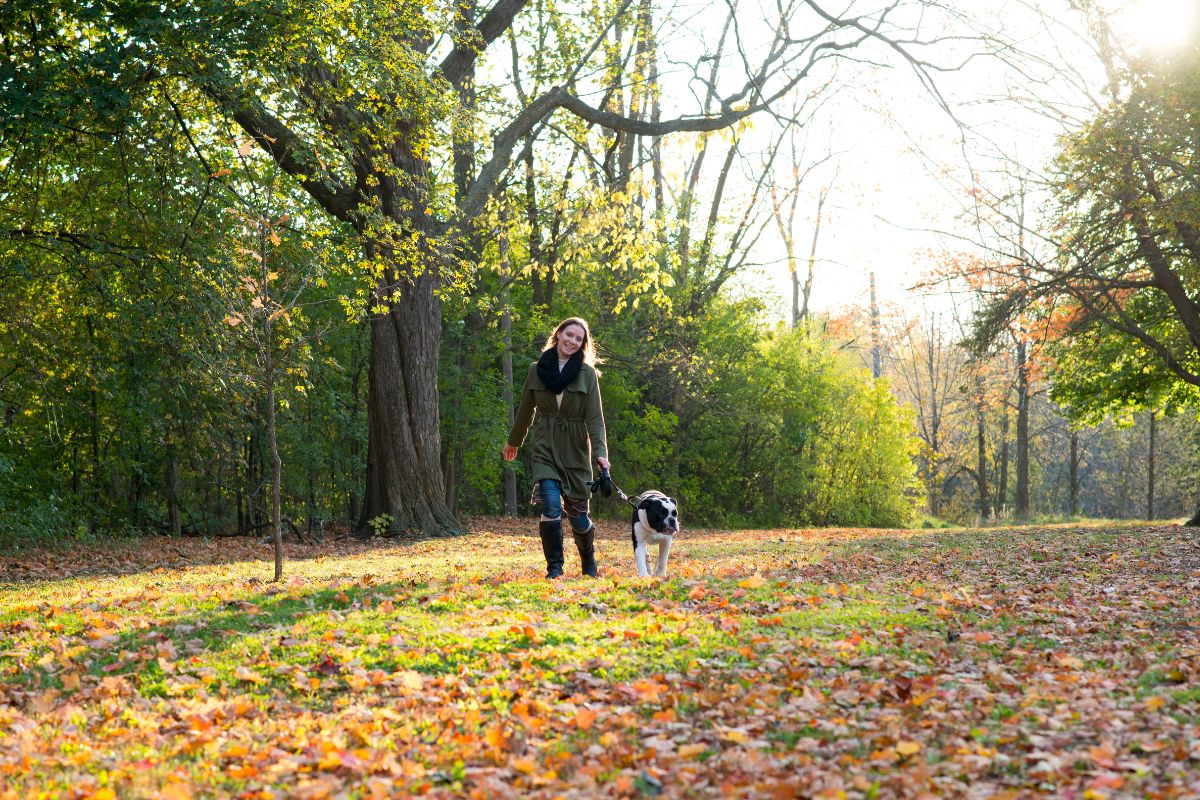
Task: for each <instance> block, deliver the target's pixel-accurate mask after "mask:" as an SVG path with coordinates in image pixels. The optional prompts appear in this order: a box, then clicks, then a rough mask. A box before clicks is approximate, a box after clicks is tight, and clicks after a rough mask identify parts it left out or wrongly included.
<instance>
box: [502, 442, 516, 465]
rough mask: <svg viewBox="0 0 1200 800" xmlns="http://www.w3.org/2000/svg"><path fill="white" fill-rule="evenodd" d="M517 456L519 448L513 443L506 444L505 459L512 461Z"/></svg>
mask: <svg viewBox="0 0 1200 800" xmlns="http://www.w3.org/2000/svg"><path fill="white" fill-rule="evenodd" d="M516 457H517V448H515V447H513V446H512V445H511V444H506V445H504V460H505V461H512V460H513V459H514V458H516Z"/></svg>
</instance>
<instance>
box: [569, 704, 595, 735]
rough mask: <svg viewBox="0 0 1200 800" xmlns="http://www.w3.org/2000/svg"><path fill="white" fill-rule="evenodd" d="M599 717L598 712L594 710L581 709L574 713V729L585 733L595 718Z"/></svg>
mask: <svg viewBox="0 0 1200 800" xmlns="http://www.w3.org/2000/svg"><path fill="white" fill-rule="evenodd" d="M598 716H600V712H599V711H597V710H596V709H594V708H581V709H579V711H577V712H576V713H575V720H574V724H575V727H577V728H579V730H581V731H586V730H587V729H588V728H590V727H592V723H593V722H595V721H596V717H598Z"/></svg>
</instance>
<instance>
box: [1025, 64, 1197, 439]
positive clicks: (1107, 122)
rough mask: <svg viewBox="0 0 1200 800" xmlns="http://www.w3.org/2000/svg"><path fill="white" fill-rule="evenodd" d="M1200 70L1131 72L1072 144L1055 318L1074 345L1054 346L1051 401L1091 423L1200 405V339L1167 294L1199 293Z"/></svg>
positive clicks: (1146, 67) (1152, 67)
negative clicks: (1064, 285)
mask: <svg viewBox="0 0 1200 800" xmlns="http://www.w3.org/2000/svg"><path fill="white" fill-rule="evenodd" d="M1198 66H1200V50H1197V49H1196V48H1195V47H1193V48H1191V49H1190V50H1187V51H1183V52H1181V53H1179V54H1177V55H1175V56H1174V57H1172V58H1162V59H1158V60H1155V59H1146V60H1143V61H1139V62H1137V63H1134V64H1132V65H1130V66H1129V68H1128V69H1127V71H1126V72H1125V73H1124V74H1123V76H1122V78H1123V82H1124V83H1123V85H1124V90H1125V91H1126V95H1125V96H1124V97H1122V98H1121V99H1120V100H1119V101H1118V102H1114V103H1113V104H1112V105H1111V106H1110V107H1108V108H1107V109H1105V110H1104V111H1103V112H1101V113H1100V114H1099V115H1098V116H1097V118H1096V119H1095V120H1093V121H1092V123H1091V124H1090V125H1088V126H1087V127H1085V128H1083V129H1082V130H1080V131H1079V132H1078V133H1076V134H1074V135H1072V136H1070V137H1067V138H1066V139H1065V140H1064V142H1063V147H1062V151H1061V153H1060V155H1059V158H1058V161H1057V164H1056V168H1057V173H1058V181H1057V185H1056V190H1057V197H1058V200H1059V204H1060V208H1061V211H1062V214H1063V219H1064V223H1065V225H1066V231H1065V239H1064V246H1063V256H1062V258H1063V261H1064V265H1063V267H1064V272H1063V274H1064V276H1065V280H1066V281H1067V282H1068V284H1069V286H1070V288H1071V291H1070V292H1065V293H1064V292H1059V294H1066V295H1068V299H1067V300H1066V302H1065V310H1064V308H1063V304H1062V302H1061V299H1060V303H1058V304H1056V306H1055V307H1054V309H1053V311H1052V312H1047V315H1048V316H1049V317H1050V320H1051V323H1052V324H1054V325H1057V326H1059V327H1060V329H1061V331H1062V332H1063V333H1065V334H1066V335H1055V336H1052V337H1051V341H1050V347H1049V354H1050V355H1051V356H1052V357H1053V359H1054V362H1055V368H1054V388H1053V397H1054V399H1055V400H1056V402H1059V403H1061V404H1062V405H1064V406H1065V407H1066V408H1067V409H1068V410H1069V412H1070V413H1071V414H1072V415H1073V416H1075V417H1077V418H1078V419H1081V420H1084V421H1087V422H1090V423H1096V422H1099V421H1100V420H1101V419H1103V418H1104V416H1105V415H1106V414H1107V413H1112V412H1129V411H1133V410H1137V409H1142V408H1167V409H1176V408H1181V407H1192V408H1194V407H1196V404H1197V400H1200V394H1198V391H1200V390H1198V389H1197V386H1196V384H1197V383H1200V378H1195V376H1196V375H1198V374H1200V350H1198V349H1197V348H1196V346H1195V344H1194V340H1195V337H1196V336H1197V335H1200V329H1197V325H1196V324H1195V323H1191V322H1189V320H1188V319H1187V315H1188V314H1189V313H1190V311H1185V310H1181V308H1180V307H1179V305H1178V304H1177V302H1176V301H1175V300H1173V299H1172V298H1171V297H1170V296H1169V294H1168V292H1167V289H1168V287H1169V286H1170V285H1171V283H1172V282H1175V281H1177V282H1178V285H1179V287H1180V290H1181V292H1182V293H1183V294H1184V295H1186V297H1187V298H1194V297H1195V296H1196V294H1197V292H1198V291H1200V239H1197V231H1198V230H1200V199H1198V195H1197V193H1196V191H1195V169H1194V165H1195V163H1196V159H1197V157H1198V156H1200V137H1198V136H1197V133H1196V130H1197V129H1196V124H1195V120H1196V116H1197V114H1200V84H1198V83H1197V81H1196V79H1195V76H1196V70H1197V67H1198ZM1057 291H1058V290H1056V292H1057ZM1184 305H1187V306H1191V307H1192V308H1193V309H1194V303H1193V301H1192V300H1190V299H1189V300H1186V301H1184ZM1189 373H1190V375H1191V376H1193V377H1191V378H1187V377H1186V375H1187V374H1189Z"/></svg>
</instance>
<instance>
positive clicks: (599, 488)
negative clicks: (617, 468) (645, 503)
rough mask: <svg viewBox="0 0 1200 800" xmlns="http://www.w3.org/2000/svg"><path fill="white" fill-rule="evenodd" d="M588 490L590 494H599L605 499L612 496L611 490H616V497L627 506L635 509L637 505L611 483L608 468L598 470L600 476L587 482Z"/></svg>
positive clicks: (618, 487)
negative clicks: (627, 504)
mask: <svg viewBox="0 0 1200 800" xmlns="http://www.w3.org/2000/svg"><path fill="white" fill-rule="evenodd" d="M588 488H589V489H591V490H592V494H596V493H597V492H599V493H600V494H602V495H604V496H605V497H609V496H610V495H611V494H612V490H613V489H616V490H617V496H618V497H620V498H621V499H622V500H624V501H625V502H626V503H629V505H631V506H633V507H634V508H637V503H636V502H635V501H633V500H631V499H629V495H627V494H625V493H624V492H623V491H621V487H620V486H617V484H616V483H614V482H613V479H612V476H611V475H610V474H609V472H608V467H601V468H600V476H599V477H598V478H596V479H594V480H590V481H588Z"/></svg>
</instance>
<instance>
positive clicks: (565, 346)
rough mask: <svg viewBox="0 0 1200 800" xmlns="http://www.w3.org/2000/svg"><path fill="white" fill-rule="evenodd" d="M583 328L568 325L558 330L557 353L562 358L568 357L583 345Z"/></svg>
mask: <svg viewBox="0 0 1200 800" xmlns="http://www.w3.org/2000/svg"><path fill="white" fill-rule="evenodd" d="M583 337H584V333H583V328H582V327H580V326H579V325H568V326H567V327H565V328H563V329H562V330H561V331H559V332H558V354H559V356H561V357H562V358H570V357H571V356H573V355H575V351H577V350H578V349H579V348H581V347H583Z"/></svg>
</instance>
